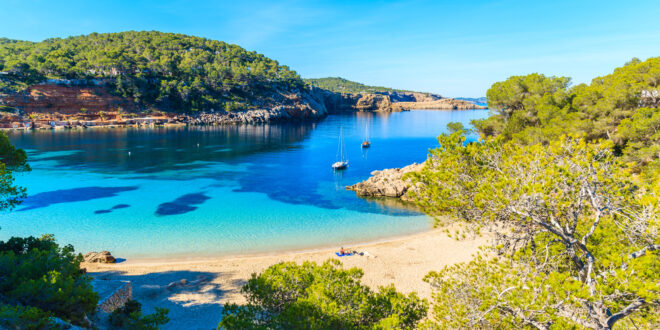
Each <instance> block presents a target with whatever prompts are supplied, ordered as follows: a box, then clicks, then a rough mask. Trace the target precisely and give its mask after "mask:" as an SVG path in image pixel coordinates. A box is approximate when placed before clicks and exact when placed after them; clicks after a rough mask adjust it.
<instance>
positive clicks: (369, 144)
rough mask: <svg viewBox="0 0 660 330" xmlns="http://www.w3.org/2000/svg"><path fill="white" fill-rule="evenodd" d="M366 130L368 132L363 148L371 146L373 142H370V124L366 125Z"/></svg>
mask: <svg viewBox="0 0 660 330" xmlns="http://www.w3.org/2000/svg"><path fill="white" fill-rule="evenodd" d="M365 131H366V132H367V133H366V138H365V139H364V141H362V145H361V147H362V148H363V149H364V148H369V147H371V142H369V124H366V125H365Z"/></svg>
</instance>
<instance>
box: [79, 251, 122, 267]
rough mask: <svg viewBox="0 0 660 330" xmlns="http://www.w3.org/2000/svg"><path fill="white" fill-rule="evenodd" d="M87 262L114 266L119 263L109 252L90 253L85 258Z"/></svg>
mask: <svg viewBox="0 0 660 330" xmlns="http://www.w3.org/2000/svg"><path fill="white" fill-rule="evenodd" d="M83 259H84V260H85V262H89V263H102V264H114V263H115V262H117V260H116V259H115V257H113V256H112V254H110V252H108V251H101V252H88V253H85V255H84V256H83Z"/></svg>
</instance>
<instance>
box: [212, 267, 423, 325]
mask: <svg viewBox="0 0 660 330" xmlns="http://www.w3.org/2000/svg"><path fill="white" fill-rule="evenodd" d="M340 266H341V263H340V262H339V261H337V260H329V261H326V262H325V263H323V264H322V265H320V266H319V265H317V264H316V263H313V262H305V263H303V264H302V265H297V264H295V263H291V262H289V263H279V264H276V265H273V266H271V267H269V268H268V269H266V270H265V271H264V272H263V273H261V274H259V275H256V274H253V275H252V278H251V279H250V280H249V281H248V283H247V284H246V285H245V286H244V287H243V289H242V291H243V293H244V294H245V296H246V298H247V301H248V303H247V305H245V306H239V305H231V304H230V305H226V306H225V308H224V309H223V312H222V313H223V319H222V322H220V324H219V326H218V327H219V328H226V329H385V328H387V329H402V328H405V329H408V328H413V327H415V325H416V324H417V323H418V322H419V321H420V320H421V319H423V318H424V317H425V316H426V310H427V302H426V301H425V300H421V299H419V298H418V297H417V296H416V295H415V294H414V293H413V294H410V295H408V296H406V295H403V294H401V293H398V292H396V290H395V289H394V287H392V286H388V287H381V288H380V289H379V290H378V291H377V292H374V291H372V290H370V289H369V288H368V287H366V286H364V285H362V284H361V283H360V278H361V277H362V271H361V270H359V269H357V268H351V269H342V268H340Z"/></svg>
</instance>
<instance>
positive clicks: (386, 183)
mask: <svg viewBox="0 0 660 330" xmlns="http://www.w3.org/2000/svg"><path fill="white" fill-rule="evenodd" d="M423 167H424V164H417V163H413V164H411V165H408V166H406V167H403V168H391V169H384V170H382V171H373V172H371V177H370V178H369V179H367V180H365V181H362V182H358V183H356V184H354V185H352V186H347V187H346V189H347V190H353V191H355V193H356V194H357V195H358V196H364V197H396V198H401V200H404V201H412V199H411V197H410V196H409V195H408V194H407V192H408V191H415V190H416V189H418V187H415V186H413V185H412V182H411V181H410V180H409V179H408V180H404V179H403V176H404V175H405V174H406V173H409V172H416V171H419V170H421V169H422V168H423Z"/></svg>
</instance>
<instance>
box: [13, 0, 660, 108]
mask: <svg viewBox="0 0 660 330" xmlns="http://www.w3.org/2000/svg"><path fill="white" fill-rule="evenodd" d="M659 17H660V1H658V0H650V1H646V0H630V1H608V0H600V1H592V0H584V1H581V0H572V1H564V0H552V1H529V0H527V1H504V0H501V1H485V0H484V1H477V0H475V1H471V0H463V1H442V0H436V1H421V0H420V1H367V0H363V1H356V0H353V1H314V0H301V1H293V0H284V1H276V0H270V1H248V0H233V1H211V0H197V1H184V0H179V1H174V0H157V1H151V0H149V1H140V0H129V1H124V0H111V1H110V0H108V1H102V0H96V1H90V0H85V1H78V0H66V1H52V0H44V1H33V0H0V37H6V38H11V39H21V40H30V41H41V40H43V39H46V38H53V37H68V36H72V35H81V34H88V33H92V32H99V33H103V32H120V31H127V30H158V31H163V32H176V33H184V34H189V35H195V36H201V37H206V38H210V39H215V40H222V41H226V42H229V43H233V44H237V45H239V46H241V47H244V48H246V49H248V50H254V51H257V52H259V53H262V54H264V55H266V56H268V57H270V58H273V59H275V60H277V61H279V63H281V64H284V65H288V66H289V67H291V68H292V69H294V70H296V71H297V72H298V73H299V74H300V75H301V76H302V77H304V78H318V77H329V76H331V77H336V76H340V77H343V78H346V79H350V80H355V81H358V82H362V83H365V84H369V85H378V86H386V87H394V88H400V89H408V90H416V91H424V92H434V93H439V94H441V95H444V96H450V97H458V96H465V97H479V96H485V95H486V91H487V90H488V88H489V87H490V86H491V85H492V84H493V83H494V82H497V81H502V80H505V79H506V78H508V77H509V76H512V75H521V74H528V73H533V72H539V73H543V74H545V75H553V76H568V77H571V78H573V83H574V84H578V83H584V82H586V83H588V82H590V81H591V79H592V78H594V77H596V76H601V75H605V74H608V73H611V72H612V71H613V70H614V68H616V67H619V66H621V65H623V64H624V63H625V62H627V61H629V60H630V59H632V58H633V57H637V58H640V59H642V60H644V59H646V58H649V57H654V56H660V18H659Z"/></svg>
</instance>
